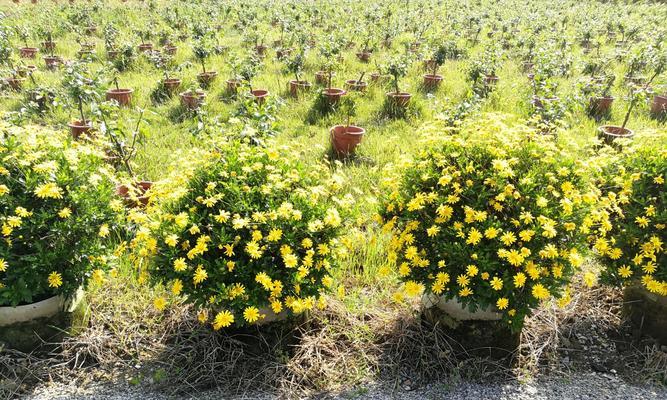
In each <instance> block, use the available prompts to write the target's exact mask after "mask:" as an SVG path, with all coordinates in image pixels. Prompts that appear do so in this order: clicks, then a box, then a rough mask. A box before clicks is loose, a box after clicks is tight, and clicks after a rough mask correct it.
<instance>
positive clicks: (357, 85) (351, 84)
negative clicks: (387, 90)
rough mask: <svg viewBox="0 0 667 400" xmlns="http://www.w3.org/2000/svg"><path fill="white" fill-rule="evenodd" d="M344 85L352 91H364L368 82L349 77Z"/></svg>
mask: <svg viewBox="0 0 667 400" xmlns="http://www.w3.org/2000/svg"><path fill="white" fill-rule="evenodd" d="M345 86H346V87H347V89H348V90H350V91H352V92H365V91H366V88H367V87H368V83H366V82H363V81H361V82H359V81H357V80H356V79H349V80H347V81H345Z"/></svg>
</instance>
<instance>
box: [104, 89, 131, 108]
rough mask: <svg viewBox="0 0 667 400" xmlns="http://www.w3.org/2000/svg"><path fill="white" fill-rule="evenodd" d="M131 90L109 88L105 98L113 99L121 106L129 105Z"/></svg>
mask: <svg viewBox="0 0 667 400" xmlns="http://www.w3.org/2000/svg"><path fill="white" fill-rule="evenodd" d="M133 92H134V90H132V89H109V90H107V100H115V101H117V102H118V104H120V105H121V106H129V105H130V102H131V101H132V93H133Z"/></svg>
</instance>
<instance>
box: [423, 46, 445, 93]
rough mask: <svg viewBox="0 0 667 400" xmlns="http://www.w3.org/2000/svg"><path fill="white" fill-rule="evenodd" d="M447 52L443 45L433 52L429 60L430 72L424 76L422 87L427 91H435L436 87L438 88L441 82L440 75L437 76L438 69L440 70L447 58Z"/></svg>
mask: <svg viewBox="0 0 667 400" xmlns="http://www.w3.org/2000/svg"><path fill="white" fill-rule="evenodd" d="M447 51H448V48H447V47H446V46H445V45H444V44H441V45H439V46H437V47H436V48H435V50H434V51H433V54H432V55H431V59H430V60H429V61H430V63H429V66H430V67H431V70H430V71H429V72H430V73H429V74H425V75H424V87H425V88H426V89H427V90H432V89H436V88H437V87H438V86H440V82H442V75H439V74H438V68H440V67H441V66H442V64H444V63H445V60H446V58H447Z"/></svg>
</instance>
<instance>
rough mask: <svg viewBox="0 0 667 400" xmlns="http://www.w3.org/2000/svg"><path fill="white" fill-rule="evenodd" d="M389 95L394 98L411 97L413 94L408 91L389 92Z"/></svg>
mask: <svg viewBox="0 0 667 400" xmlns="http://www.w3.org/2000/svg"><path fill="white" fill-rule="evenodd" d="M387 96H389V97H394V98H408V99H409V98H411V97H412V95H411V94H410V93H408V92H387Z"/></svg>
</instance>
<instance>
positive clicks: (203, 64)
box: [200, 58, 206, 73]
mask: <svg viewBox="0 0 667 400" xmlns="http://www.w3.org/2000/svg"><path fill="white" fill-rule="evenodd" d="M200 62H201V69H202V72H203V73H206V64H205V63H204V59H203V58H202V59H201V60H200Z"/></svg>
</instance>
